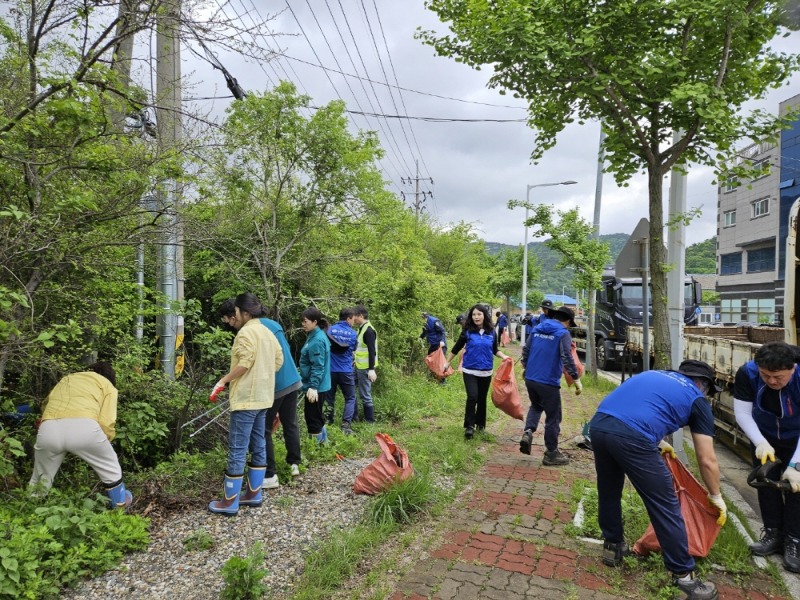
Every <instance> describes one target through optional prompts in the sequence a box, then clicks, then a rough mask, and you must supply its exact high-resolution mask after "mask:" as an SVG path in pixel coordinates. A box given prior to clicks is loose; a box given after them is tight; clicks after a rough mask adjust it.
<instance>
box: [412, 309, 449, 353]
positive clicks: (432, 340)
mask: <svg viewBox="0 0 800 600" xmlns="http://www.w3.org/2000/svg"><path fill="white" fill-rule="evenodd" d="M422 318H423V319H425V325H423V326H422V333H421V334H420V336H419V339H421V340H426V341H427V342H428V354H430V353H431V352H433V351H434V350H436V349H437V348H441V350H442V354H444V355H445V356H447V333H446V332H445V330H444V325H442V322H441V321H440V320H439V319H437V318H436V317H434V316H433V315H432V314H430V313H426V312H424V313H422Z"/></svg>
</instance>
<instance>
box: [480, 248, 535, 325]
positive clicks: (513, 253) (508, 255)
mask: <svg viewBox="0 0 800 600" xmlns="http://www.w3.org/2000/svg"><path fill="white" fill-rule="evenodd" d="M523 250H524V249H523V247H522V246H519V247H518V248H513V249H510V250H504V251H503V252H501V253H500V254H499V255H498V256H496V257H495V258H494V261H493V262H494V265H493V267H492V274H491V277H490V285H491V288H492V291H493V292H494V294H495V295H497V296H499V297H501V298H503V301H504V303H505V308H506V311H510V310H511V304H512V300H513V301H514V302H515V303H516V302H517V301H519V300H522V266H523V265H522V262H523ZM539 272H540V269H539V265H538V264H537V263H536V257H535V256H532V255H531V254H530V253H529V254H528V286H530V284H531V282H532V281H536V279H537V278H538V277H539ZM529 289H530V287H529ZM528 296H529V297H530V294H528ZM526 305H527V304H526Z"/></svg>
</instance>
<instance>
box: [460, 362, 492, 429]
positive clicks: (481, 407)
mask: <svg viewBox="0 0 800 600" xmlns="http://www.w3.org/2000/svg"><path fill="white" fill-rule="evenodd" d="M491 383H492V376H491V375H489V376H488V377H480V376H478V375H470V374H469V373H464V389H466V391H467V406H466V410H465V411H464V427H478V428H479V429H485V428H486V396H487V395H488V394H489V386H490V385H491Z"/></svg>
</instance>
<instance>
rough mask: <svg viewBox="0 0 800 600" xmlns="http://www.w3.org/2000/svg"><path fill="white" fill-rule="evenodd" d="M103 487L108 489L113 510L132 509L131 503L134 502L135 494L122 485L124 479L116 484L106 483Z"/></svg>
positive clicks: (107, 493) (107, 492)
mask: <svg viewBox="0 0 800 600" xmlns="http://www.w3.org/2000/svg"><path fill="white" fill-rule="evenodd" d="M103 485H104V486H105V488H106V495H107V496H108V498H109V500H111V508H121V509H123V510H128V508H130V506H131V502H133V494H131V493H130V492H129V491H128V488H126V487H125V484H124V483H122V479H120V480H119V481H115V482H114V483H108V484H106V483H104V484H103Z"/></svg>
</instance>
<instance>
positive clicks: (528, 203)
mask: <svg viewBox="0 0 800 600" xmlns="http://www.w3.org/2000/svg"><path fill="white" fill-rule="evenodd" d="M575 183H578V182H577V181H558V182H556V183H534V184H533V185H531V184H528V186H527V189H526V190H525V246H524V247H523V249H522V317H523V318H525V309H526V308H527V304H528V211H530V208H531V190H532V189H533V188H538V187H551V186H554V185H573V184H575ZM562 295H563V294H562ZM525 342H526V340H525V335H523V336H522V345H523V346H524V345H525Z"/></svg>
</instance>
